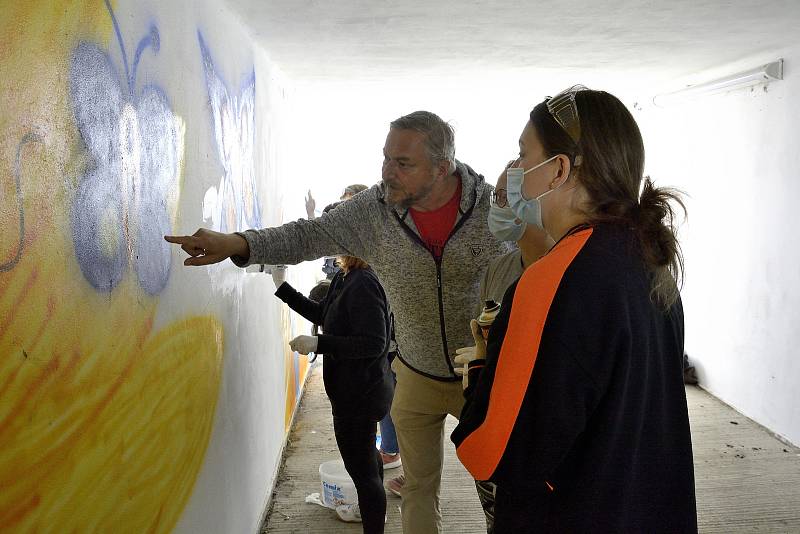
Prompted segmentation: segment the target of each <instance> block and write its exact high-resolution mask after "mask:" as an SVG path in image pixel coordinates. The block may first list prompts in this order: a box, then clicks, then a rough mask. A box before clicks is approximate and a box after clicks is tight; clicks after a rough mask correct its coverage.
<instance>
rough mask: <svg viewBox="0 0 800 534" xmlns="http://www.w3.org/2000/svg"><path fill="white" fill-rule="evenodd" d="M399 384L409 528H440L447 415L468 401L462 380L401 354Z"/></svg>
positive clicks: (434, 531)
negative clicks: (420, 369) (417, 366)
mask: <svg viewBox="0 0 800 534" xmlns="http://www.w3.org/2000/svg"><path fill="white" fill-rule="evenodd" d="M392 369H393V370H394V372H395V374H396V375H397V386H396V388H395V391H394V399H393V400H392V412H391V413H392V421H393V422H394V427H395V430H396V431H397V441H398V444H399V445H400V454H401V455H402V457H403V472H404V474H405V476H406V483H405V485H404V486H403V505H402V512H401V516H402V520H403V532H404V533H405V534H439V533H440V532H441V531H442V513H441V509H440V507H439V488H440V486H441V482H442V464H443V462H444V420H445V418H446V417H447V414H450V415H452V416H454V417H456V418H458V417H459V416H460V415H461V408H462V407H463V406H464V394H463V389H462V387H461V381H460V380H458V381H456V382H441V381H439V380H434V379H432V378H427V377H425V376H422V375H421V374H419V373H417V372H415V371H413V370H411V369H410V368H409V367H408V366H406V365H405V364H404V363H403V362H401V361H400V359H399V358H395V360H394V362H392Z"/></svg>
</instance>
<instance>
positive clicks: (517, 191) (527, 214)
mask: <svg viewBox="0 0 800 534" xmlns="http://www.w3.org/2000/svg"><path fill="white" fill-rule="evenodd" d="M557 157H558V155H555V156H553V157H552V158H550V159H546V160H544V161H543V162H541V163H540V164H538V165H536V166H535V167H531V168H530V169H528V170H527V171H526V170H524V169H523V168H522V167H511V168H509V169H507V170H506V178H507V180H508V185H507V188H508V189H507V191H506V196H507V197H508V205H509V207H510V208H511V210H512V211H513V212H514V214H515V215H516V216H517V218H519V219H520V220H521V221H523V222H526V223H528V224H532V225H534V226H536V227H538V228H541V229H542V230H544V225H543V224H542V203H541V202H540V199H541V198H542V197H543V196H545V195H547V194H548V193H550V192H552V191H555V189H549V190H547V191H545V192H544V193H542V194H541V195H539V196H538V197H536V198H531V199H527V198H525V197H523V196H522V182H523V181H524V179H525V175H526V174H528V173H529V172H531V171H535V170H536V169H538V168H539V167H541V166H542V165H546V164H548V163H550V162H551V161H553V160H554V159H556V158H557ZM559 187H560V186H559Z"/></svg>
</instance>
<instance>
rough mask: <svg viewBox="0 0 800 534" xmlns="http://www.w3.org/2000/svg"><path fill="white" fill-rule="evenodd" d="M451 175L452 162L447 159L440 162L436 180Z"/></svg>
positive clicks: (437, 167)
mask: <svg viewBox="0 0 800 534" xmlns="http://www.w3.org/2000/svg"><path fill="white" fill-rule="evenodd" d="M454 170H455V169H454ZM449 174H450V162H449V161H448V160H446V159H443V160H439V164H438V165H437V166H436V178H444V177H445V176H447V175H449Z"/></svg>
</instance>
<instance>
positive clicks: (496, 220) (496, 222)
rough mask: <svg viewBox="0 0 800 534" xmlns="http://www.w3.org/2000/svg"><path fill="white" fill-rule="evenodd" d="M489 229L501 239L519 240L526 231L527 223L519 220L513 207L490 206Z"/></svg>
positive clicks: (493, 204)
mask: <svg viewBox="0 0 800 534" xmlns="http://www.w3.org/2000/svg"><path fill="white" fill-rule="evenodd" d="M488 222H489V231H490V232H492V235H493V236H495V237H496V238H497V239H499V240H500V241H519V240H520V239H522V234H524V233H525V223H524V222H518V219H517V216H516V215H515V214H514V211H513V210H512V209H511V207H509V206H506V207H504V208H501V207H499V206H498V205H497V204H495V203H492V204H491V205H490V206H489V220H488Z"/></svg>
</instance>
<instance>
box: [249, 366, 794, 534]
mask: <svg viewBox="0 0 800 534" xmlns="http://www.w3.org/2000/svg"><path fill="white" fill-rule="evenodd" d="M686 393H687V398H688V402H689V414H690V418H691V424H692V436H693V443H694V459H695V477H696V487H697V513H698V521H699V526H700V532H703V533H726V534H727V533H732V532H774V533H800V449H798V448H796V447H791V446H788V445H786V444H784V443H782V442H780V441H779V440H777V439H776V438H774V437H773V436H771V435H770V434H769V433H768V432H767V431H765V430H764V429H763V428H762V427H760V426H759V425H757V424H756V423H753V422H752V421H750V420H749V419H747V418H746V417H744V416H742V415H740V414H739V413H737V412H736V411H734V410H732V409H731V408H730V407H728V406H726V405H725V404H723V403H721V402H720V401H718V400H717V399H715V398H714V397H712V396H711V395H709V394H708V393H706V392H704V391H703V390H701V389H699V388H697V387H687V389H686ZM454 426H455V419H453V418H450V417H448V421H447V428H446V435H449V432H450V431H451V430H452V428H453V427H454ZM337 457H338V452H337V450H336V441H335V440H334V438H333V429H332V424H331V415H330V405H329V404H328V399H327V397H326V396H325V393H324V390H323V386H322V370H321V368H320V367H316V368H315V369H314V371H313V372H312V375H311V377H310V378H309V381H308V384H307V387H306V393H305V395H304V397H303V400H302V403H301V406H300V411H299V412H298V415H297V418H296V420H295V423H294V427H293V428H292V431H291V434H290V436H289V443H288V444H287V449H286V455H285V458H284V463H283V466H282V468H281V472H280V474H279V476H278V480H277V483H276V488H275V494H274V496H273V501H272V506H271V510H270V512H269V514H268V516H267V518H266V521H265V524H264V527H263V529H262V532H263V533H283V532H286V533H326V534H328V533H331V532H353V533H358V532H361V526H360V525H358V524H346V523H342V522H340V521H338V520H337V518H336V514H335V513H334V512H333V511H332V510H328V509H326V508H322V507H321V506H318V505H315V504H306V502H305V498H306V496H307V495H309V494H310V493H313V492H319V491H320V480H319V473H318V468H319V464H320V463H322V462H323V461H326V460H330V459H333V458H337ZM445 457H446V458H445V459H446V465H445V469H444V474H443V481H442V513H443V516H444V532H447V533H451V532H456V533H467V532H469V533H476V534H477V533H481V532H485V528H484V525H485V524H484V522H483V515H482V512H481V508H480V504H479V502H478V498H477V495H476V494H475V487H474V486H473V483H472V479H471V478H470V476H469V474H468V473H467V472H466V470H465V469H464V468H463V467H462V466H461V464H460V463H459V462H458V459H457V458H456V455H455V450H454V448H453V446H452V444H451V443H450V441H449V440H446V441H445ZM401 472H402V470H401V469H393V470H391V471H387V473H386V476H387V477H393V476H396V475H398V474H400V473H401ZM387 500H388V510H387V515H388V521H387V523H386V532H387V534H388V533H400V532H402V529H401V526H400V512H399V506H400V499H399V498H397V497H395V496H394V495H391V494H389V496H388V497H387Z"/></svg>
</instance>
